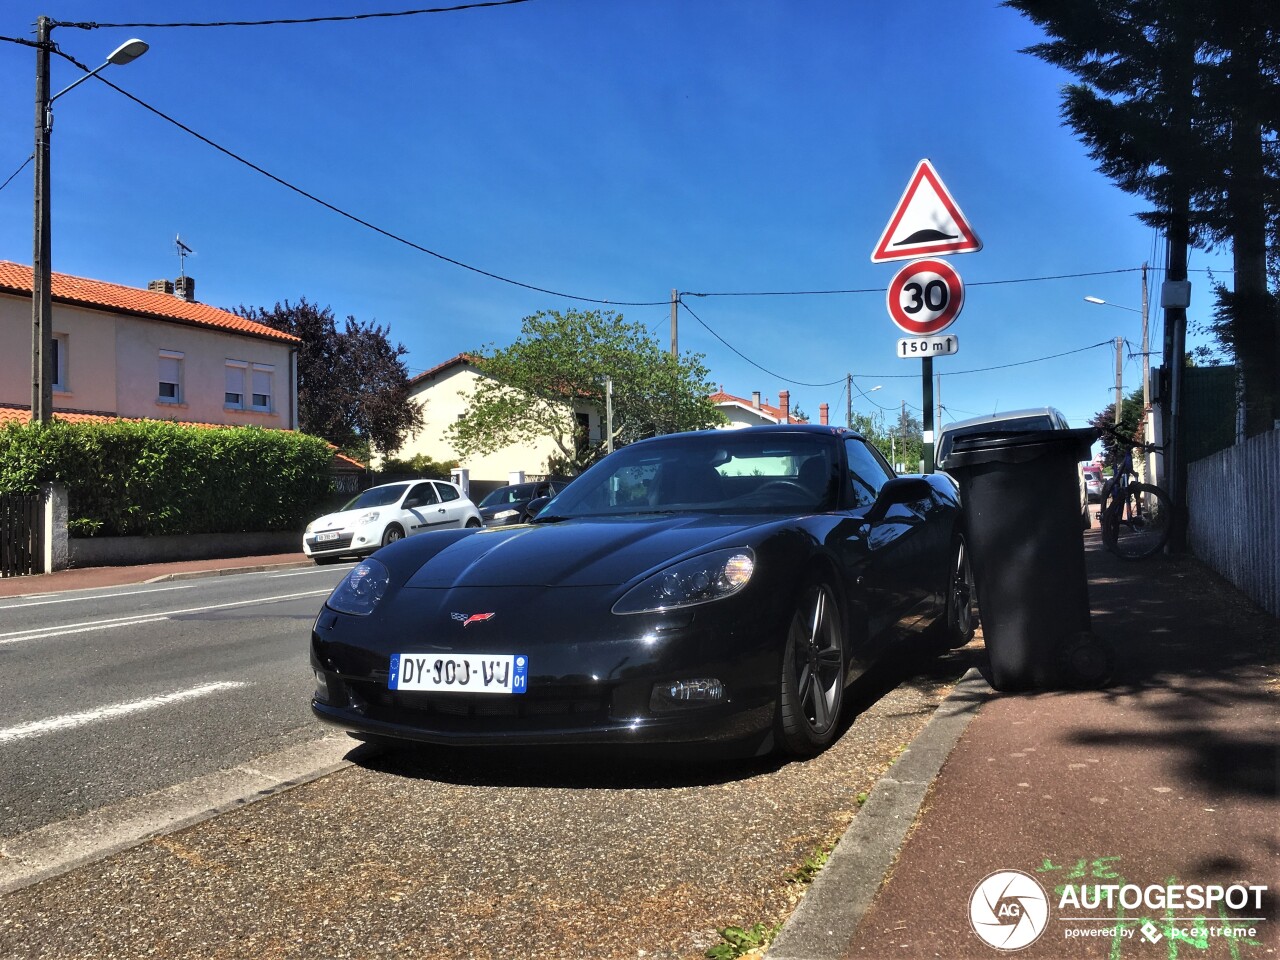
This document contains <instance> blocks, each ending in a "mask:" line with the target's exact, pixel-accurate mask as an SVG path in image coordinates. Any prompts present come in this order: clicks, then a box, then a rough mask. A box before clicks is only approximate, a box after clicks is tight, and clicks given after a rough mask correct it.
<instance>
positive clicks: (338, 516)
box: [310, 504, 395, 531]
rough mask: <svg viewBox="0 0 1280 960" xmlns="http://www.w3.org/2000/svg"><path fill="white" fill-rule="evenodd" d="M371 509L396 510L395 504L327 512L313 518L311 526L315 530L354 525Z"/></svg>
mask: <svg viewBox="0 0 1280 960" xmlns="http://www.w3.org/2000/svg"><path fill="white" fill-rule="evenodd" d="M370 510H395V505H394V504H393V505H391V506H386V507H361V508H360V509H359V510H339V511H337V512H336V513H326V514H325V515H324V516H323V517H321V518H320V519H318V520H313V521H312V522H311V524H310V527H311V529H312V530H313V531H315V530H326V529H329V528H331V527H349V526H353V525H354V524H355V522H356V520H358V519H359V518H360V517H362V516H364V515H365V514H366V513H368V512H369V511H370Z"/></svg>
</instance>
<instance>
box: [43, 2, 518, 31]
mask: <svg viewBox="0 0 1280 960" xmlns="http://www.w3.org/2000/svg"><path fill="white" fill-rule="evenodd" d="M527 2H528V0H478V2H476V3H464V4H460V5H459V6H456V7H425V8H422V9H418V10H396V11H390V12H384V13H354V14H348V15H345V16H333V17H299V18H296V19H287V20H223V21H218V22H212V23H93V22H83V21H82V22H71V21H66V20H54V21H53V26H55V27H76V28H78V29H80V30H98V29H107V28H117V27H118V28H121V29H124V28H132V27H152V28H157V29H158V28H161V27H272V26H278V25H295V24H302V23H343V22H348V21H352V20H378V19H386V18H388V17H416V16H418V15H420V14H427V13H457V12H458V11H461V10H478V9H480V8H481V7H509V6H511V5H512V4H516V3H527Z"/></svg>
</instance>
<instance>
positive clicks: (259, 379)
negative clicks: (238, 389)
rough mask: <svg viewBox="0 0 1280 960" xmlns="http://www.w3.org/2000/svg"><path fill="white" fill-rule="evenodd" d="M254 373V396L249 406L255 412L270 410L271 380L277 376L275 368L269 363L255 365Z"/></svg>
mask: <svg viewBox="0 0 1280 960" xmlns="http://www.w3.org/2000/svg"><path fill="white" fill-rule="evenodd" d="M252 372H253V395H252V396H251V397H250V403H249V406H250V407H252V408H253V409H254V410H270V409H271V378H272V376H273V375H274V374H275V367H273V366H271V364H269V363H255V364H254V365H253V371H252Z"/></svg>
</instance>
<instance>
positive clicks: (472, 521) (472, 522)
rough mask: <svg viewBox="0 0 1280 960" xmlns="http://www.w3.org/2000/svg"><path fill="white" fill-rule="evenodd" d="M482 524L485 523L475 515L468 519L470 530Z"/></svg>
mask: <svg viewBox="0 0 1280 960" xmlns="http://www.w3.org/2000/svg"><path fill="white" fill-rule="evenodd" d="M481 526H483V524H482V523H481V522H480V521H479V520H477V519H476V518H475V517H472V518H470V519H469V520H468V521H467V529H468V530H475V529H477V528H479V527H481Z"/></svg>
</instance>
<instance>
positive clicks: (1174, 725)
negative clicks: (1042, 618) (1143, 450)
mask: <svg viewBox="0 0 1280 960" xmlns="http://www.w3.org/2000/svg"><path fill="white" fill-rule="evenodd" d="M1086 543H1087V544H1088V545H1089V550H1088V552H1087V565H1088V570H1089V581H1090V582H1089V593H1090V602H1091V606H1092V611H1093V630H1094V633H1095V634H1096V635H1098V636H1100V637H1103V638H1105V639H1107V640H1109V641H1110V642H1111V643H1112V644H1113V645H1114V647H1115V650H1116V654H1117V669H1116V673H1115V681H1114V683H1113V684H1112V685H1111V686H1109V687H1108V688H1106V689H1103V690H1097V691H1085V692H1079V691H1071V692H1045V693H1038V694H1023V695H1009V694H1004V695H1001V694H995V693H993V692H992V691H991V689H990V687H988V686H987V684H986V683H985V681H983V680H981V678H980V677H977V676H976V675H975V676H973V677H970V678H968V679H966V680H965V681H964V682H963V683H961V685H960V686H959V687H958V688H957V690H956V693H954V694H953V695H952V698H951V701H950V702H949V703H948V704H946V705H944V707H943V708H941V709H940V710H939V711H938V715H937V716H936V717H935V720H934V721H933V722H931V724H930V726H929V727H928V728H926V730H925V731H924V733H923V734H922V735H921V737H920V738H918V739H917V740H916V741H915V742H914V743H913V744H912V746H911V748H910V749H909V750H908V751H907V752H906V753H905V754H904V755H903V758H902V759H900V760H899V762H898V764H897V765H895V767H894V768H892V769H891V770H890V771H889V772H888V774H887V775H886V777H885V778H884V780H882V781H881V783H880V785H878V786H877V788H876V791H874V792H873V794H872V797H871V798H870V799H869V800H868V802H867V804H866V805H865V806H864V808H863V810H862V811H861V812H860V813H859V815H858V816H857V817H856V818H855V819H854V822H853V825H852V826H851V828H850V830H849V833H848V834H846V836H845V839H844V840H842V841H841V844H840V846H838V847H837V848H836V852H837V854H838V855H839V856H838V857H837V856H833V857H832V862H831V863H830V864H829V865H828V867H827V870H826V871H824V874H823V875H820V876H819V878H818V883H816V884H815V888H814V889H813V890H812V891H810V893H809V894H808V895H807V896H806V900H809V899H810V898H813V905H812V906H813V907H816V908H817V909H812V908H810V906H808V905H806V904H805V903H804V902H802V904H801V908H800V910H798V911H797V913H796V915H794V916H793V918H792V920H791V921H790V922H789V923H788V925H787V928H785V929H784V931H783V934H782V935H781V936H780V937H779V939H778V940H777V941H776V942H775V945H774V950H772V951H770V957H771V960H772V958H773V957H775V956H776V957H778V958H780V960H787V958H801V957H804V958H809V960H817V958H822V957H829V958H833V960H834V958H852V960H863V958H867V960H870V958H876V960H879V958H883V957H901V958H905V960H914V958H934V957H945V958H967V957H973V958H991V957H996V956H999V955H1001V954H1002V953H1007V952H1009V948H1010V947H1013V946H1018V945H1021V944H1023V943H1025V942H1026V941H1028V940H1030V941H1031V942H1030V943H1027V944H1026V945H1025V949H1020V950H1019V952H1018V956H1019V957H1025V958H1028V960H1033V958H1046V957H1054V958H1057V957H1070V958H1074V957H1090V958H1109V960H1118V958H1122V957H1152V958H1155V957H1161V958H1163V957H1168V958H1170V960H1173V958H1184V960H1185V958H1188V957H1196V958H1201V957H1203V958H1217V957H1222V958H1251V957H1271V956H1275V955H1276V954H1277V951H1278V948H1280V918H1278V916H1277V899H1278V895H1280V804H1278V803H1277V781H1278V779H1280V672H1278V670H1277V638H1278V625H1277V622H1276V620H1274V619H1273V618H1270V617H1268V616H1267V615H1266V614H1264V613H1262V612H1261V611H1260V610H1258V609H1257V608H1256V607H1254V606H1253V605H1252V604H1250V603H1249V602H1248V601H1247V600H1245V599H1244V598H1243V597H1241V595H1240V594H1238V593H1237V592H1236V591H1235V590H1234V589H1233V588H1231V586H1230V585H1229V584H1226V583H1225V582H1224V581H1222V580H1220V579H1219V578H1218V577H1216V576H1215V575H1213V574H1212V573H1210V572H1209V571H1208V570H1207V569H1206V568H1204V567H1203V566H1202V565H1200V564H1199V563H1198V562H1197V561H1195V560H1192V559H1190V558H1185V557H1181V558H1157V559H1154V560H1149V561H1144V562H1140V563H1125V562H1122V561H1119V560H1116V559H1115V558H1114V557H1112V556H1111V555H1110V554H1107V553H1105V552H1104V551H1102V550H1100V549H1099V548H1098V543H1097V534H1096V533H1094V534H1092V535H1088V536H1087V537H1086ZM959 728H963V733H962V734H961V735H960V736H959V740H958V742H956V743H955V745H954V749H952V748H951V743H949V742H946V741H947V740H948V739H951V740H954V737H955V736H956V735H957V732H958V729H959ZM940 740H941V741H942V742H941V744H940V743H939V741H940ZM930 752H933V753H938V752H941V753H942V754H943V755H944V756H946V759H945V763H943V764H942V766H941V770H940V772H938V773H937V775H936V777H928V774H926V778H928V779H932V785H931V786H929V787H928V789H927V792H926V790H925V789H924V785H921V787H920V791H919V794H920V796H923V805H922V806H918V807H917V806H916V803H918V800H919V797H917V798H916V800H915V801H908V802H904V801H903V799H902V797H901V795H902V794H904V793H905V794H910V792H911V790H910V788H911V786H912V784H913V783H914V782H915V780H916V776H915V775H914V774H913V773H912V771H913V769H915V768H918V767H921V766H922V764H923V765H924V766H926V767H927V766H928V763H927V761H928V759H929V757H928V755H929V754H930ZM934 763H935V765H934V767H933V769H934V770H936V769H937V767H936V761H935V762H934ZM932 772H933V771H932V770H930V771H929V773H932ZM878 795H880V796H878ZM882 797H883V798H887V799H886V800H885V802H884V803H881V804H878V801H880V800H881V799H882ZM886 811H887V812H886ZM917 811H919V812H918V815H917ZM868 814H872V817H873V818H874V819H866V820H864V818H867V817H868ZM896 818H901V819H903V820H904V821H906V822H910V821H911V820H912V818H915V820H914V828H913V829H912V830H911V831H910V833H909V836H908V838H907V840H906V843H905V844H904V845H903V846H902V848H901V850H900V851H899V852H898V855H897V858H896V860H895V861H893V862H890V861H891V860H892V853H891V852H890V854H889V855H888V856H887V857H885V856H881V857H880V858H879V859H877V857H876V850H875V846H876V837H875V836H874V834H871V833H868V827H870V826H872V825H873V824H874V823H875V822H876V821H879V822H880V823H882V824H891V823H892V821H893V820H894V819H896ZM860 825H861V826H860ZM902 829H903V830H904V831H905V829H906V823H905V822H904V824H903V826H902ZM886 867H887V870H886ZM1002 871H1020V872H1021V873H1023V874H1026V875H1027V876H1029V877H1030V878H1032V879H1034V880H1035V881H1037V882H1038V883H1039V884H1040V887H1041V888H1042V889H1043V895H1042V896H1037V893H1036V888H1035V886H1034V884H1031V885H1028V884H1027V882H1026V881H1025V880H1020V879H1016V878H1010V877H1004V878H1001V879H998V880H996V881H994V882H992V883H990V884H987V883H984V880H985V878H987V877H989V876H990V875H992V874H994V873H997V872H1002ZM828 874H829V875H828ZM1011 881H1012V882H1013V884H1014V885H1013V886H1009V884H1010V882H1011ZM824 885H826V888H825V889H823V886H824ZM980 885H981V888H980ZM1081 885H1085V889H1084V890H1083V891H1082V890H1081ZM1094 885H1098V886H1099V887H1100V888H1103V889H1102V890H1101V891H1095V887H1094ZM1153 885H1154V887H1155V891H1154V892H1150V891H1147V888H1149V887H1151V886H1153ZM1170 885H1175V886H1176V885H1187V887H1188V888H1189V887H1190V886H1191V885H1217V886H1220V887H1222V888H1231V887H1232V885H1241V886H1237V887H1236V888H1235V889H1234V890H1225V889H1224V892H1223V893H1221V894H1219V897H1223V896H1225V897H1227V898H1228V899H1229V900H1230V902H1231V905H1230V907H1228V906H1225V905H1223V904H1220V903H1215V904H1214V905H1213V907H1212V908H1210V909H1203V908H1200V909H1196V908H1195V907H1197V906H1198V904H1196V903H1195V902H1194V901H1193V900H1192V897H1193V896H1195V895H1196V891H1193V890H1191V889H1188V890H1186V891H1185V892H1184V893H1183V896H1184V898H1185V900H1184V902H1183V903H1176V902H1175V904H1174V907H1175V909H1169V908H1167V907H1164V906H1162V905H1161V900H1160V898H1161V897H1163V896H1167V894H1168V893H1174V892H1176V891H1175V890H1172V889H1170V890H1168V891H1166V887H1169V886H1170ZM860 886H864V887H866V889H868V890H875V891H876V892H875V893H874V899H873V900H872V901H871V904H870V907H869V909H865V913H864V912H862V910H863V907H864V906H865V904H858V903H857V902H856V901H857V900H858V899H859V897H858V890H859V887H860ZM1262 886H1265V887H1266V889H1265V891H1259V890H1258V889H1257V888H1258V887H1262ZM1068 888H1070V889H1068ZM1106 888H1111V889H1110V890H1109V891H1108V890H1107V889H1106ZM1246 888H1252V889H1246ZM1064 895H1065V897H1066V900H1063V897H1064ZM1210 895H1212V892H1210ZM868 896H870V894H869V895H868ZM1098 896H1101V897H1102V898H1103V899H1102V901H1101V902H1100V903H1099V902H1098V901H1097V897H1098ZM971 897H973V898H974V900H973V902H972V903H971ZM1108 898H1110V900H1111V903H1110V905H1108V903H1107V899H1108ZM1037 899H1038V900H1039V901H1040V903H1041V904H1042V906H1041V907H1040V909H1039V912H1037V910H1036V903H1035V901H1036V900H1037ZM1077 901H1079V902H1077ZM1046 902H1047V906H1048V909H1047V915H1046V913H1045V911H1044V907H1043V904H1044V903H1046ZM1165 902H1167V901H1165ZM806 911H807V912H808V914H809V915H807V916H806ZM971 914H972V916H973V917H975V918H976V919H977V920H978V922H979V923H983V922H985V923H986V924H987V925H986V926H985V927H984V929H986V930H987V931H988V935H989V936H990V937H991V938H992V939H993V940H997V941H998V942H1001V943H1006V944H1008V946H1007V947H1006V948H1005V949H997V948H996V947H994V946H990V945H988V943H986V942H984V941H983V940H982V939H980V937H979V935H978V934H977V933H976V932H975V930H974V927H973V925H972V923H971ZM1037 930H1040V931H1041V932H1040V935H1039V936H1038V937H1037V938H1036V939H1034V940H1031V937H1032V936H1033V935H1034V934H1035V932H1036V931H1037Z"/></svg>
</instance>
